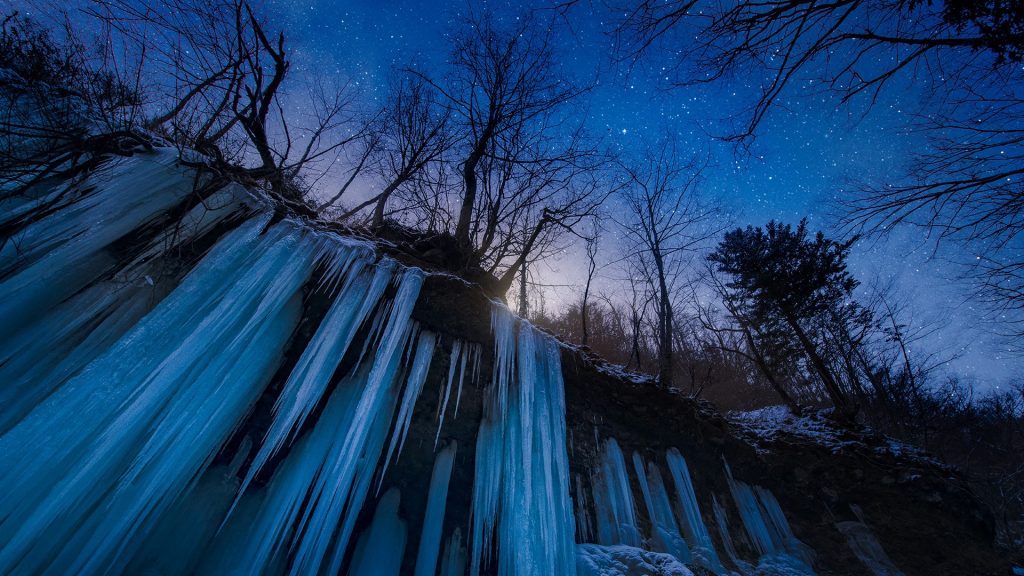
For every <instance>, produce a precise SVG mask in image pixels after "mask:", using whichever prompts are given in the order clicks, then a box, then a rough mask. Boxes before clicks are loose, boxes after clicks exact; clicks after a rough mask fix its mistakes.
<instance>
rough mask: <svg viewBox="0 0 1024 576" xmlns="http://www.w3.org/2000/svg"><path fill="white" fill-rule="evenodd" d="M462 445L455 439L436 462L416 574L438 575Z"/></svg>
mask: <svg viewBox="0 0 1024 576" xmlns="http://www.w3.org/2000/svg"><path fill="white" fill-rule="evenodd" d="M457 448H458V444H457V443H456V442H455V441H454V440H452V441H451V442H450V443H449V444H448V445H447V446H445V447H444V449H443V450H441V452H439V453H438V455H437V459H436V460H435V461H434V471H433V473H432V474H431V476H430V489H429V492H428V494H427V511H426V513H425V514H424V515H423V531H422V533H421V535H420V546H419V551H418V552H417V553H416V575H415V576H434V574H436V573H437V557H438V553H439V552H440V548H441V531H442V529H444V512H445V508H446V505H447V503H448V481H449V480H450V479H451V476H452V466H453V465H454V463H455V452H456V450H457Z"/></svg>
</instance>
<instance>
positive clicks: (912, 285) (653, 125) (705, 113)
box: [267, 0, 1024, 387]
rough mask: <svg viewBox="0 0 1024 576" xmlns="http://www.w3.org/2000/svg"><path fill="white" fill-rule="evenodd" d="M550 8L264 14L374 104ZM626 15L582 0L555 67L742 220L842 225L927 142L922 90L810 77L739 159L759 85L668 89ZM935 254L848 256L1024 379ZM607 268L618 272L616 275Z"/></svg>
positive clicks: (941, 333) (936, 343)
mask: <svg viewBox="0 0 1024 576" xmlns="http://www.w3.org/2000/svg"><path fill="white" fill-rule="evenodd" d="M550 6H551V3H550V2H545V1H531V2H523V3H519V2H502V1H490V2H474V3H472V5H470V4H468V3H466V2H465V1H459V0H454V1H435V2H429V3H425V2H419V1H416V0H392V1H389V2H386V3H382V2H380V1H379V0H377V1H374V0H348V1H340V2H339V1H334V0H313V1H308V2H291V1H285V2H274V1H271V2H269V4H268V5H267V8H268V11H269V13H270V14H271V15H272V17H273V18H275V19H276V18H279V19H280V25H281V27H282V28H283V29H285V30H287V31H288V33H289V34H290V37H289V42H291V44H292V51H293V60H294V62H295V64H294V66H295V67H296V70H297V71H298V73H300V74H325V73H326V74H343V75H347V76H348V77H349V78H350V79H351V80H352V82H353V83H354V84H355V85H357V86H358V88H359V89H360V90H361V91H362V92H363V94H365V95H366V97H367V98H370V99H375V98H379V95H381V94H382V93H383V90H382V89H383V87H384V86H385V82H386V79H387V77H388V75H389V74H391V73H392V71H393V70H394V69H396V68H400V67H404V66H407V65H409V64H410V63H414V64H415V65H416V66H418V67H420V68H421V69H425V70H430V69H431V68H432V67H440V66H443V64H444V61H445V57H446V55H447V53H448V47H449V38H450V37H451V35H452V34H453V33H455V32H457V31H458V29H459V27H460V26H465V25H466V24H465V23H464V20H465V17H466V15H467V13H468V11H469V10H481V9H485V8H487V9H490V10H491V11H492V12H493V13H494V14H495V16H496V17H497V18H498V19H499V21H500V20H501V19H502V18H515V17H516V16H518V15H520V14H522V13H523V12H522V11H523V10H526V9H533V10H548V11H550ZM545 14H547V13H546V12H545ZM553 16H554V15H553V14H552V17H553ZM547 17H548V16H544V17H543V18H545V19H546V18H547ZM616 17H617V15H616V14H615V13H614V12H613V11H612V10H610V9H609V8H608V7H607V6H605V5H604V4H603V3H600V2H582V3H579V4H577V5H576V6H575V7H574V8H573V9H572V10H571V11H570V12H568V13H567V14H565V15H564V18H556V21H555V23H556V26H557V28H556V29H557V31H558V32H557V34H556V36H555V50H556V55H557V58H558V62H559V66H560V67H561V68H562V69H563V70H564V72H565V73H567V74H569V75H570V76H572V77H575V78H577V79H579V80H581V81H587V80H589V79H593V78H595V77H596V78H598V85H597V86H596V87H595V88H594V90H593V91H592V92H591V93H590V94H588V95H587V97H586V111H587V112H586V113H587V122H588V127H589V130H590V131H591V133H592V134H595V135H600V136H602V137H603V138H604V139H605V141H606V142H607V143H608V144H609V145H611V146H612V147H613V148H617V149H618V150H620V151H621V152H622V153H624V154H626V155H629V154H633V153H638V151H639V150H642V149H643V148H644V146H645V145H647V144H648V143H650V142H652V141H654V140H656V139H657V138H659V137H660V136H662V135H663V134H664V133H665V132H666V131H670V132H673V133H675V134H677V135H678V136H679V139H680V141H682V142H684V143H685V144H686V145H687V146H689V147H691V148H692V150H693V151H694V152H695V153H703V154H709V155H710V157H711V158H712V166H711V167H710V168H709V169H708V170H706V172H705V177H706V181H705V182H704V184H703V187H702V190H703V191H704V193H706V194H708V195H710V196H712V197H715V198H717V199H718V200H719V201H720V202H721V203H722V204H723V206H725V208H726V212H727V213H728V214H729V215H730V218H731V221H732V223H733V224H734V225H738V226H745V225H747V224H754V225H760V224H763V223H765V222H767V221H768V220H770V219H776V220H782V221H786V222H796V221H798V220H799V219H800V218H802V217H807V218H808V219H809V222H810V224H811V226H812V227H813V228H817V229H823V230H826V231H827V230H831V229H833V227H834V226H835V224H836V221H837V219H836V216H835V215H836V214H837V207H836V201H837V200H841V199H842V198H843V197H844V195H846V194H848V192H847V190H848V188H849V187H850V186H851V185H852V184H851V183H853V182H857V181H863V180H879V179H884V178H885V177H886V175H887V174H890V173H895V172H898V171H899V170H900V168H901V167H902V166H903V165H904V163H905V162H906V161H907V156H906V151H908V150H912V149H913V148H914V147H915V146H918V145H920V142H918V141H917V140H916V138H917V137H916V136H914V135H912V134H908V133H905V132H903V131H901V128H902V127H903V126H905V125H906V123H907V115H908V114H910V111H909V110H908V108H912V106H913V104H914V102H915V100H916V94H915V89H914V86H913V85H905V86H902V87H900V88H899V89H897V90H890V91H888V92H887V93H885V94H884V95H883V98H882V99H881V100H879V101H878V102H877V103H875V104H874V106H872V107H871V108H870V110H867V109H865V108H863V107H858V106H857V105H856V104H855V105H854V106H846V107H840V106H838V103H837V102H836V101H835V99H834V98H832V97H831V96H829V95H827V94H821V93H820V92H818V91H815V90H813V88H814V87H813V86H811V85H809V83H810V82H812V80H810V79H808V80H805V82H807V83H808V85H805V86H801V87H799V88H807V90H793V91H791V93H790V94H786V95H784V97H783V98H782V100H781V102H780V104H781V106H779V107H778V108H777V109H775V110H773V112H772V113H771V114H769V116H768V117H767V119H766V121H765V122H764V124H763V125H762V127H761V128H760V130H759V133H758V137H757V139H756V141H755V142H754V144H753V145H752V147H751V148H750V149H749V150H746V151H744V152H741V153H737V151H736V149H735V148H734V146H732V145H731V144H726V143H723V142H721V141H719V140H716V139H715V138H713V137H711V136H710V135H717V134H722V133H724V132H725V131H726V130H727V126H726V125H725V123H724V122H723V121H725V120H726V119H728V118H730V117H734V115H736V114H737V113H740V112H741V111H742V110H743V109H744V108H745V106H748V105H749V104H750V97H751V95H752V94H755V93H756V86H752V85H749V84H747V83H745V81H744V80H743V79H740V80H737V81H733V82H723V83H715V84H711V85H707V86H702V87H696V88H678V87H676V88H672V87H670V86H669V85H668V83H666V82H665V80H666V79H667V78H668V72H667V71H666V70H665V68H662V67H661V66H659V62H658V61H657V54H653V55H651V56H649V57H648V58H647V59H646V60H645V61H644V62H643V64H642V65H640V66H630V65H629V63H628V62H622V61H621V59H619V58H617V57H616V55H617V54H620V53H621V52H619V51H617V49H616V40H615V37H614V34H612V32H613V30H614V26H615V23H616ZM748 81H749V80H748ZM933 248H934V246H933V244H932V242H931V241H930V240H928V239H927V238H926V237H925V236H924V234H923V233H922V232H921V231H919V230H914V229H907V230H899V231H897V232H896V233H895V234H893V235H892V236H890V237H888V238H886V239H883V240H864V241H861V242H860V243H859V244H858V245H857V246H856V247H855V249H854V253H853V255H852V256H851V269H852V271H853V272H854V273H855V274H856V275H857V277H858V278H859V279H861V281H862V283H863V285H864V286H865V287H866V286H868V285H870V284H872V283H874V282H882V283H888V282H894V283H895V285H896V286H897V287H898V288H899V290H900V291H901V293H903V294H905V298H906V300H907V302H908V303H909V304H910V306H911V308H912V309H914V310H915V313H914V314H913V320H914V322H920V323H932V322H936V323H939V324H940V325H941V326H943V328H942V329H941V330H938V331H936V332H935V334H934V335H933V336H931V337H930V338H929V340H928V341H927V342H928V346H929V348H931V349H933V350H941V351H943V352H942V354H945V355H949V356H952V355H954V354H956V355H958V358H956V359H954V360H953V361H952V362H951V363H950V366H949V368H950V370H951V371H953V372H956V373H959V374H961V375H963V376H966V377H967V378H976V379H977V381H978V384H979V385H980V386H981V387H990V386H996V385H998V384H999V383H1000V382H1002V381H1004V380H1005V379H1007V378H1010V377H1012V376H1013V375H1015V374H1017V373H1019V372H1020V371H1021V369H1022V368H1024V363H1022V362H1021V358H1020V356H1018V355H1015V354H1012V353H1010V350H1009V345H1008V344H1007V343H1006V342H1005V341H1004V340H1003V339H1002V338H1000V337H999V336H998V335H996V334H995V333H994V331H995V330H997V328H993V327H992V326H990V325H989V324H987V323H986V322H985V321H983V320H982V318H983V316H984V311H983V310H982V309H981V308H980V307H979V306H977V305H974V304H972V301H971V298H970V294H969V293H968V291H967V289H966V288H965V287H964V286H963V285H961V284H960V283H958V282H956V280H955V276H956V271H955V266H953V265H952V264H951V263H950V261H951V260H958V259H960V257H961V256H963V254H961V253H959V252H958V251H957V249H955V248H953V249H950V248H948V247H947V248H945V251H944V252H942V253H940V255H939V256H936V255H935V252H934V250H933ZM951 250H952V253H950V251H951ZM610 251H611V252H613V251H614V247H612V248H611V250H610ZM599 258H600V256H599ZM606 258H607V259H608V260H612V259H614V255H610V254H609V255H606ZM579 262H580V258H579V257H578V254H576V253H574V252H572V251H571V250H570V252H569V253H568V254H567V255H566V257H564V258H562V259H558V258H556V259H555V260H553V261H552V262H549V263H548V264H547V266H546V267H544V269H543V270H540V271H538V272H539V274H540V275H541V276H542V277H543V279H542V280H539V281H540V282H542V283H543V282H545V281H546V283H548V284H552V285H555V286H556V287H554V288H551V289H550V290H549V291H548V293H547V294H546V302H547V305H548V306H549V307H558V306H559V305H562V304H564V303H565V302H567V301H569V300H570V299H573V298H575V297H576V289H574V288H572V287H571V286H572V285H574V284H576V285H578V284H579V283H580V281H581V278H582V274H583V273H582V268H581V265H580V264H579ZM607 274H608V275H611V276H614V272H612V271H608V272H607ZM567 285H568V286H570V287H566V286H567Z"/></svg>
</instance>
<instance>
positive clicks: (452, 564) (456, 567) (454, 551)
mask: <svg viewBox="0 0 1024 576" xmlns="http://www.w3.org/2000/svg"><path fill="white" fill-rule="evenodd" d="M465 573H466V547H465V546H464V545H463V544H462V529H461V528H456V529H455V532H453V533H452V535H451V536H450V537H449V538H448V541H447V542H445V545H444V558H443V559H442V560H441V570H440V571H439V572H438V576H464V575H465Z"/></svg>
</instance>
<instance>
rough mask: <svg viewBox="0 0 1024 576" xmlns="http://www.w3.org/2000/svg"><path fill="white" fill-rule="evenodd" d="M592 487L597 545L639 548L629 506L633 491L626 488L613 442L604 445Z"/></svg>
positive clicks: (619, 452) (633, 509) (632, 509)
mask: <svg viewBox="0 0 1024 576" xmlns="http://www.w3.org/2000/svg"><path fill="white" fill-rule="evenodd" d="M592 483H593V487H594V509H595V512H596V513H597V542H598V543H599V544H604V545H612V544H626V545H628V546H632V547H634V548H639V547H640V546H641V544H642V540H643V539H642V538H641V537H640V529H639V528H638V527H637V526H638V524H637V520H636V505H635V504H634V503H633V491H632V489H631V488H630V487H629V476H628V474H627V471H626V459H625V457H623V455H622V449H621V448H619V443H618V442H616V441H615V439H614V438H609V439H608V440H606V441H605V443H604V449H603V450H602V452H601V466H600V468H599V469H598V472H597V473H596V474H595V475H594V478H593V479H592Z"/></svg>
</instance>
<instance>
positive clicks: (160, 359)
mask: <svg viewBox="0 0 1024 576" xmlns="http://www.w3.org/2000/svg"><path fill="white" fill-rule="evenodd" d="M265 222H266V221H265V220H263V219H258V220H256V221H253V222H250V223H249V224H247V225H245V226H242V227H241V228H239V229H238V230H236V231H235V232H233V233H232V234H230V235H229V236H228V237H226V238H225V239H224V240H222V242H221V243H220V244H218V246H217V247H216V248H215V249H214V250H213V251H211V253H210V254H209V255H208V256H207V257H206V258H205V259H204V260H203V262H202V263H201V264H200V265H199V266H198V267H197V268H196V269H195V270H193V271H192V273H190V274H189V276H188V277H186V278H185V280H184V281H183V282H182V285H181V286H180V287H179V288H178V289H177V290H175V291H174V292H173V293H172V294H171V295H169V296H168V297H167V298H165V299H164V301H163V302H161V303H160V305H159V306H157V308H156V309H154V310H153V311H152V312H151V313H150V314H148V315H147V316H146V317H145V318H144V319H143V320H142V321H140V322H139V323H138V324H137V325H136V326H135V327H134V328H133V329H132V330H131V331H129V332H128V333H127V334H125V335H124V337H122V338H121V339H120V340H119V341H118V342H117V343H115V344H114V345H113V346H112V347H111V348H110V349H109V350H108V351H107V352H106V353H105V354H103V355H101V356H100V357H98V358H97V359H96V360H94V361H93V362H92V363H91V364H90V365H89V366H88V367H86V368H85V369H84V370H83V371H82V372H80V373H79V374H78V375H77V376H75V377H74V378H73V379H71V380H69V381H68V382H67V383H66V384H65V385H64V386H62V387H61V388H60V389H59V390H57V391H56V392H55V393H54V394H52V395H50V396H49V397H48V398H47V399H46V400H45V401H44V402H42V403H41V404H39V405H38V406H37V407H36V408H35V409H34V410H33V411H32V412H31V413H29V414H28V415H27V417H26V418H25V419H23V420H21V421H20V422H19V423H18V424H17V425H15V426H14V427H13V428H12V429H11V430H10V431H9V432H8V433H7V434H5V435H4V436H3V437H2V438H0V451H2V452H3V453H4V454H5V455H7V463H8V464H10V465H12V466H15V467H17V468H18V469H19V470H20V473H19V474H17V475H8V476H5V477H3V478H0V486H2V493H3V494H4V495H5V498H4V499H3V501H2V502H0V518H2V520H0V542H4V544H3V546H2V548H0V572H12V571H14V572H36V573H38V572H45V571H47V570H51V571H53V572H54V573H61V572H63V573H68V572H87V571H95V570H96V569H97V568H98V567H99V566H108V565H111V564H115V565H116V564H117V563H118V562H120V561H121V560H123V559H125V558H126V552H128V548H129V547H130V545H132V544H133V543H134V542H136V541H137V540H138V538H136V535H138V534H144V533H145V532H146V531H147V530H149V529H150V528H151V525H152V523H153V521H154V519H155V518H157V517H159V516H160V514H161V513H162V512H163V511H164V510H166V508H167V506H168V505H169V504H170V503H171V502H173V501H174V500H175V499H176V498H177V497H178V496H179V495H180V494H181V493H182V492H183V491H184V490H185V489H187V488H188V487H189V486H190V485H191V484H192V483H193V482H194V481H195V479H196V478H197V477H198V476H199V474H201V472H202V471H203V470H204V469H205V468H206V466H207V465H208V464H209V461H210V459H212V458H213V456H214V455H215V454H216V452H217V451H218V450H219V448H220V445H221V443H222V442H223V441H224V440H226V439H227V438H228V437H229V436H230V434H231V433H232V432H233V430H234V428H235V427H236V426H237V425H238V424H239V423H240V421H241V419H242V418H243V417H244V416H245V414H246V413H247V412H248V410H249V409H250V407H251V406H252V404H253V403H254V402H255V400H256V398H258V397H259V395H260V393H261V391H262V389H263V386H264V385H265V384H266V382H267V380H268V378H269V376H270V375H271V374H273V370H274V367H275V365H276V363H277V361H278V359H279V358H280V354H281V352H282V351H283V349H284V345H285V344H286V342H287V340H288V338H289V337H290V335H291V332H292V329H293V327H294V325H295V323H296V322H297V320H298V316H299V300H298V297H297V294H298V291H299V289H300V287H301V286H302V285H303V284H304V282H305V281H306V278H308V276H309V274H310V272H311V271H312V268H313V265H314V257H313V255H314V254H315V253H316V251H317V250H316V246H317V243H316V242H315V241H313V240H311V239H310V238H309V237H308V235H306V234H305V233H303V232H301V231H300V230H298V229H297V228H296V227H295V226H293V225H291V224H289V223H282V224H279V225H276V226H274V227H272V228H270V229H269V230H267V231H266V233H264V234H260V231H261V230H262V228H263V226H264V225H265ZM210 350H216V351H217V352H218V353H217V354H210V353H208V352H209V351H210ZM126 358H127V359H130V362H129V363H127V364H126V363H125V359H126Z"/></svg>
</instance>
